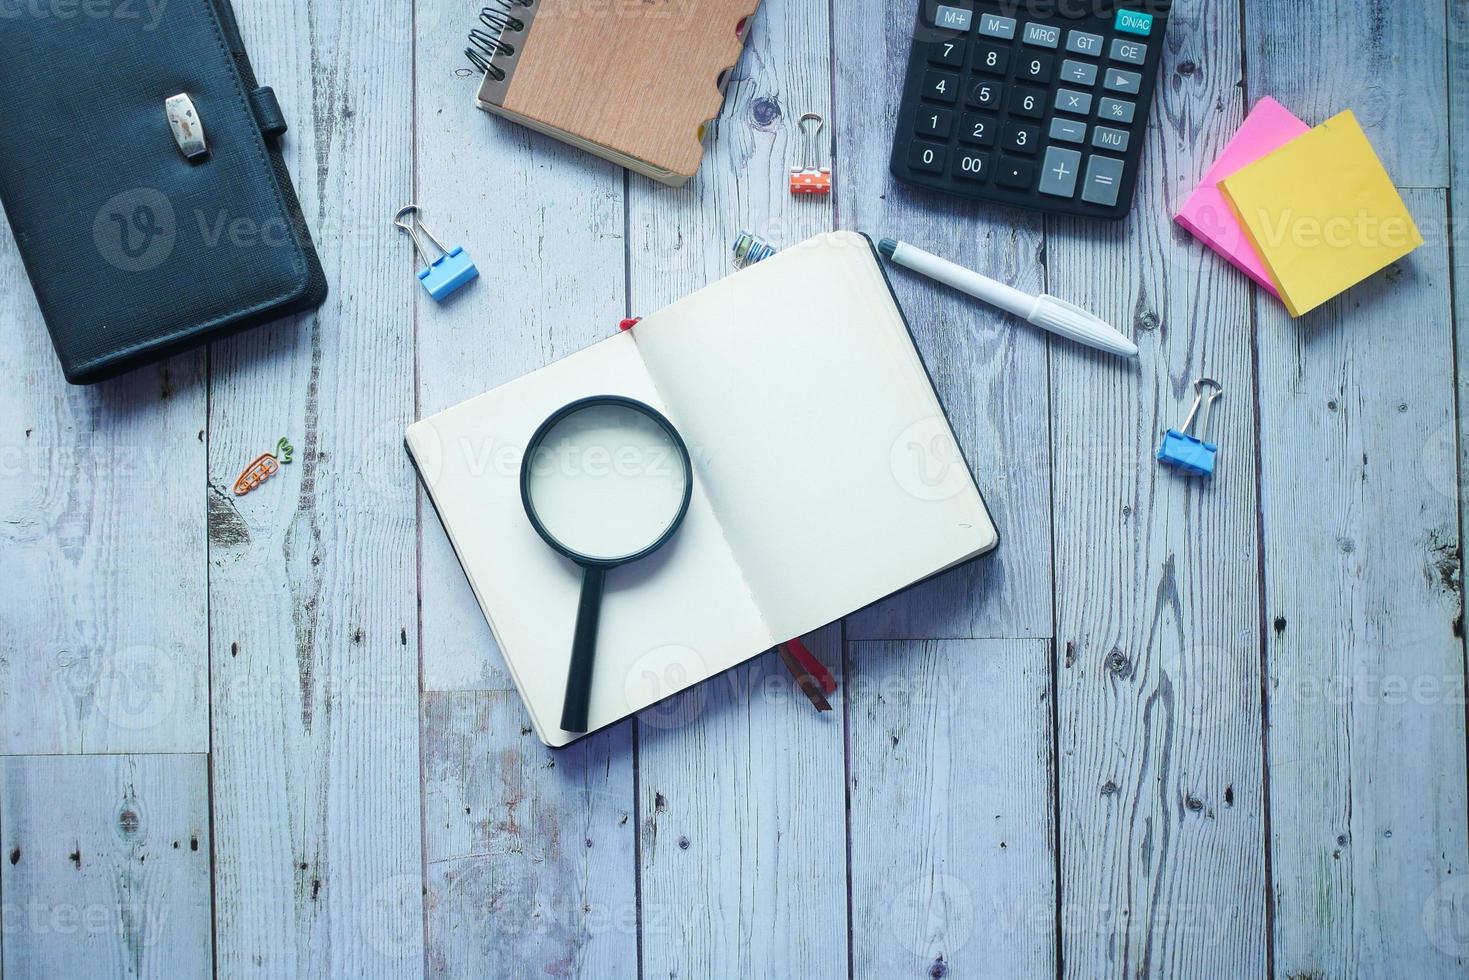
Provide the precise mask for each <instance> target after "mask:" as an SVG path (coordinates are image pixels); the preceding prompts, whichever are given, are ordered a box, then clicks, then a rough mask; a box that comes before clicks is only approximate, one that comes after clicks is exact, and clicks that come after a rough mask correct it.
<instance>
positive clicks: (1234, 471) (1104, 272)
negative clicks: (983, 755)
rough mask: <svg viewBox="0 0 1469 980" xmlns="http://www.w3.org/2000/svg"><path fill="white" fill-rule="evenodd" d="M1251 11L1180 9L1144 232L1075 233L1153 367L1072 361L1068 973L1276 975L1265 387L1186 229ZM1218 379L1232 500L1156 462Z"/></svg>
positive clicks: (1064, 563) (1051, 264) (1224, 480)
mask: <svg viewBox="0 0 1469 980" xmlns="http://www.w3.org/2000/svg"><path fill="white" fill-rule="evenodd" d="M1238 28H1239V20H1238V10H1237V8H1236V6H1235V5H1234V4H1230V3H1219V2H1217V0H1186V2H1182V3H1178V4H1175V5H1174V7H1173V14H1172V20H1171V22H1170V24H1169V29H1168V36H1167V42H1166V44H1167V48H1166V50H1165V52H1164V57H1163V64H1162V76H1161V78H1160V83H1159V93H1160V94H1159V98H1158V101H1157V103H1156V104H1155V105H1154V116H1153V120H1152V122H1151V123H1150V125H1149V128H1148V133H1147V147H1146V152H1145V155H1144V162H1143V168H1142V172H1141V178H1140V182H1139V186H1138V200H1137V205H1136V208H1135V211H1134V213H1133V215H1132V216H1131V218H1130V219H1128V220H1127V221H1126V222H1124V223H1123V224H1121V225H1119V226H1117V227H1115V228H1112V229H1107V230H1101V229H1098V228H1096V227H1095V226H1094V225H1092V224H1089V223H1088V224H1083V223H1081V222H1071V221H1065V222H1062V221H1057V222H1054V223H1053V224H1052V228H1051V230H1050V232H1049V234H1048V235H1047V256H1048V261H1047V270H1048V274H1049V275H1048V278H1049V286H1050V290H1051V292H1053V293H1055V294H1056V295H1058V296H1060V297H1062V298H1065V299H1069V300H1071V301H1073V302H1075V303H1078V304H1079V305H1081V306H1082V307H1084V308H1086V309H1089V310H1093V311H1094V312H1096V313H1097V314H1099V315H1100V316H1101V317H1102V318H1103V319H1105V320H1108V321H1109V322H1112V323H1116V324H1119V325H1122V326H1124V328H1127V329H1129V330H1130V332H1131V333H1133V335H1134V337H1135V339H1136V340H1137V342H1138V346H1139V347H1140V348H1141V356H1140V358H1139V359H1138V361H1137V362H1136V363H1132V364H1129V363H1126V362H1124V361H1121V360H1119V359H1117V358H1114V357H1109V356H1107V355H1105V354H1100V353H1095V352H1090V351H1082V350H1079V349H1077V348H1074V347H1063V346H1061V345H1060V344H1053V345H1052V347H1051V377H1052V389H1051V397H1052V402H1053V406H1054V414H1053V419H1052V437H1053V444H1052V452H1053V465H1054V472H1055V518H1054V519H1055V526H1056V643H1057V649H1058V653H1059V657H1060V672H1059V676H1058V681H1057V683H1058V689H1059V694H1058V709H1059V712H1058V718H1059V733H1058V734H1059V741H1060V748H1059V754H1058V758H1059V759H1060V769H1059V776H1060V778H1059V788H1060V801H1059V807H1060V827H1061V868H1062V872H1061V873H1062V882H1061V915H1062V921H1063V923H1067V924H1068V927H1067V929H1066V933H1065V936H1064V940H1063V944H1062V947H1063V948H1062V957H1063V959H1064V967H1065V973H1066V975H1068V976H1074V977H1078V978H1083V977H1094V976H1104V975H1105V976H1121V975H1128V976H1143V975H1149V976H1151V975H1158V976H1189V975H1195V974H1198V973H1201V972H1209V973H1217V974H1220V975H1229V976H1259V975H1261V974H1262V973H1263V972H1265V970H1266V968H1267V964H1266V946H1267V937H1266V908H1265V868H1264V860H1263V856H1262V854H1261V841H1262V840H1263V833H1264V831H1263V819H1264V800H1263V794H1262V775H1261V737H1262V735H1261V706H1260V676H1259V672H1260V647H1259V643H1260V638H1259V616H1260V612H1259V585H1258V561H1259V556H1258V535H1257V527H1256V491H1255V460H1254V451H1253V438H1254V429H1255V425H1254V422H1255V413H1254V399H1253V397H1252V392H1253V390H1254V368H1253V364H1252V349H1251V320H1250V307H1249V304H1248V297H1249V287H1248V284H1247V281H1246V280H1245V279H1244V277H1243V276H1240V275H1239V274H1237V273H1236V272H1235V271H1234V270H1233V269H1231V268H1230V267H1228V266H1227V265H1226V264H1225V263H1223V262H1221V261H1219V260H1218V258H1217V257H1216V256H1215V255H1214V254H1213V253H1212V252H1210V251H1208V250H1207V249H1205V248H1204V247H1203V246H1202V245H1200V244H1199V243H1197V242H1195V241H1194V240H1193V239H1192V238H1190V237H1188V236H1187V235H1186V234H1185V233H1183V232H1182V231H1181V230H1178V229H1176V228H1175V227H1174V226H1173V225H1172V223H1171V215H1172V214H1173V209H1174V208H1175V207H1176V206H1177V204H1179V203H1181V201H1182V200H1183V199H1184V197H1185V196H1186V195H1187V194H1188V193H1189V192H1190V191H1191V190H1192V188H1193V187H1194V186H1195V185H1196V184H1197V182H1198V180H1199V178H1200V177H1201V176H1202V174H1203V172H1204V171H1205V170H1206V169H1207V168H1208V167H1209V165H1210V164H1211V163H1212V162H1213V160H1214V159H1215V158H1216V156H1217V155H1218V153H1219V151H1220V150H1221V149H1222V147H1223V144H1224V142H1225V141H1226V140H1227V139H1228V138H1229V136H1230V135H1231V134H1232V133H1233V132H1234V131H1235V129H1237V128H1238V126H1239V123H1240V120H1241V118H1242V114H1243V105H1242V101H1243V100H1242V94H1241V91H1240V87H1239V81H1240V63H1239V59H1238V51H1239V36H1238ZM1201 375H1208V376H1211V377H1214V378H1217V379H1219V380H1220V381H1221V382H1222V383H1223V385H1224V386H1225V388H1226V393H1225V397H1224V398H1223V400H1222V401H1220V402H1218V403H1217V404H1216V406H1215V409H1216V411H1215V413H1214V416H1213V418H1212V420H1211V421H1210V422H1209V423H1208V424H1209V426H1210V427H1209V429H1208V430H1206V431H1207V432H1208V434H1209V435H1210V437H1211V438H1212V439H1214V440H1215V441H1217V442H1218V443H1219V444H1220V445H1221V450H1220V457H1219V469H1218V472H1217V474H1216V476H1215V477H1214V478H1213V480H1212V481H1196V480H1191V479H1189V478H1187V477H1183V476H1181V475H1179V474H1178V473H1176V472H1174V471H1172V470H1169V469H1166V468H1164V467H1161V466H1159V465H1157V464H1156V463H1155V462H1154V461H1153V454H1154V452H1155V450H1156V448H1157V444H1158V442H1159V440H1160V439H1161V438H1162V435H1163V432H1164V430H1166V429H1167V428H1168V427H1170V426H1177V425H1180V424H1181V423H1182V422H1183V420H1184V416H1185V415H1186V414H1187V413H1188V409H1189V403H1190V402H1191V401H1192V399H1193V397H1194V391H1193V387H1192V385H1193V381H1194V379H1195V378H1197V377H1199V376H1201Z"/></svg>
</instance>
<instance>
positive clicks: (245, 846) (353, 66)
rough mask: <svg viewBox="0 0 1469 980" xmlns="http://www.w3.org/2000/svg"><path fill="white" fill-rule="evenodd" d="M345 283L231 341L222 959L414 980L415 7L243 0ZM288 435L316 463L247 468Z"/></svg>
mask: <svg viewBox="0 0 1469 980" xmlns="http://www.w3.org/2000/svg"><path fill="white" fill-rule="evenodd" d="M237 12H238V13H239V15H240V19H241V21H242V24H241V27H242V30H243V32H244V35H245V41H246V44H247V45H248V47H249V48H250V51H251V53H252V56H253V59H254V62H255V66H256V69H257V71H258V74H259V76H260V79H261V81H262V83H263V84H269V85H271V86H273V87H274V88H275V90H276V93H277V94H278V96H279V98H280V101H281V104H282V106H283V107H284V108H285V111H286V115H287V118H288V119H289V121H290V123H291V127H292V128H291V132H290V133H289V134H288V135H287V137H286V148H287V154H288V158H289V162H290V165H291V168H292V172H293V174H294V175H295V177H296V184H297V188H298V190H299V191H300V192H301V196H302V199H303V207H304V209H305V213H306V216H307V221H308V223H309V224H310V226H311V229H312V231H313V233H314V235H315V237H316V241H317V245H318V247H319V250H320V252H321V255H322V262H323V265H324V266H325V269H326V273H327V277H328V280H329V281H330V284H331V288H332V293H331V296H330V298H329V299H328V300H327V303H326V305H325V306H323V307H322V308H321V310H320V311H319V312H318V313H317V314H315V315H312V316H306V317H301V318H298V319H297V320H295V321H293V322H288V323H282V324H279V325H277V326H274V327H271V328H268V329H265V330H257V331H252V332H250V333H248V334H244V335H242V336H241V337H239V338H237V339H234V340H231V341H230V342H228V343H222V344H217V345H215V347H214V350H213V354H212V357H211V369H212V387H211V399H210V434H209V474H210V483H211V489H210V495H211V496H210V506H211V513H210V545H211V547H210V561H211V579H210V586H211V588H210V625H211V630H210V636H211V650H212V657H211V661H212V663H211V666H212V682H213V705H214V708H213V733H214V814H215V848H216V849H215V869H216V889H215V894H216V904H217V910H218V911H217V915H218V921H217V933H216V935H217V949H218V970H219V974H220V976H223V977H240V976H251V977H266V976H268V977H272V978H274V977H282V978H294V977H327V976H331V977H337V976H351V977H362V978H372V977H377V978H399V977H403V976H406V975H410V974H413V973H418V972H420V971H421V969H422V966H423V911H422V866H421V834H420V829H421V828H420V797H419V782H418V778H417V777H418V771H419V752H418V714H417V706H418V699H417V691H418V657H417V644H418V629H417V623H418V613H417V608H416V601H415V599H416V592H417V581H416V559H415V554H414V551H415V544H416V523H415V522H416V513H415V510H416V508H415V492H414V489H413V474H412V472H411V468H410V467H409V465H408V463H407V460H406V455H405V453H404V452H403V449H402V436H403V430H404V428H405V427H406V426H407V425H408V423H409V422H410V421H411V420H412V417H413V399H414V387H413V313H412V311H413V302H414V291H415V290H417V289H419V288H420V287H419V286H418V284H417V282H416V280H415V279H414V276H413V267H412V265H411V263H410V262H409V260H408V257H407V255H405V254H404V253H403V252H402V251H401V250H400V249H399V247H398V246H399V245H400V244H401V243H400V242H399V241H398V240H397V237H396V236H397V233H396V232H395V231H394V229H393V228H392V226H391V219H392V215H393V211H394V210H395V209H396V208H397V207H398V206H399V205H400V204H402V203H403V202H404V201H406V200H407V199H408V197H409V195H410V193H411V177H412V126H413V117H412V88H413V80H412V76H411V63H412V54H413V52H412V43H413V42H412V11H411V8H409V7H407V6H405V5H403V4H400V3H393V2H387V0H370V2H364V3H354V4H306V5H303V4H296V3H290V2H286V0H243V2H241V3H240V4H239V5H238V11H237ZM281 435H288V436H290V437H291V439H292V441H293V442H294V443H295V445H296V461H295V462H294V463H293V464H291V465H290V466H287V467H284V468H283V471H282V472H281V473H280V474H279V475H277V476H275V477H273V478H272V479H271V480H270V482H268V483H266V484H265V485H264V486H262V487H261V488H260V489H258V490H256V491H254V492H253V493H252V494H250V495H249V496H247V497H243V498H235V497H233V496H232V495H231V494H230V493H229V487H230V485H231V483H232V482H233V480H234V478H235V475H236V474H237V473H238V472H239V470H240V468H241V467H242V466H243V465H244V463H245V462H246V461H248V460H249V459H250V458H252V457H253V456H254V455H255V454H256V453H259V452H262V451H264V450H266V449H269V448H270V447H271V446H273V445H274V443H275V440H276V439H277V438H278V437H279V436H281Z"/></svg>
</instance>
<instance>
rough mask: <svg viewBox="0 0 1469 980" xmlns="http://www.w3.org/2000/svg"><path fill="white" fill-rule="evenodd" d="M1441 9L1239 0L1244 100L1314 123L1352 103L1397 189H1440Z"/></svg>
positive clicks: (1444, 162)
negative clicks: (1279, 107)
mask: <svg viewBox="0 0 1469 980" xmlns="http://www.w3.org/2000/svg"><path fill="white" fill-rule="evenodd" d="M1452 2H1457V0H1452ZM1229 6H1230V7H1231V8H1233V6H1234V5H1233V4H1230V5H1229ZM1446 6H1447V4H1445V3H1437V2H1429V3H1401V2H1398V0H1317V2H1314V3H1310V4H1299V3H1280V2H1279V0H1244V8H1245V16H1244V25H1245V34H1244V41H1245V58H1246V61H1245V63H1246V64H1247V65H1248V66H1249V95H1250V98H1251V99H1252V100H1253V99H1258V98H1260V97H1262V96H1266V95H1269V96H1273V97H1275V98H1276V99H1278V100H1279V101H1280V102H1281V103H1283V104H1284V105H1285V107H1286V108H1287V109H1290V110H1291V111H1292V112H1294V113H1295V114H1296V115H1297V116H1300V117H1301V118H1302V119H1304V120H1305V121H1306V122H1308V123H1310V124H1312V125H1313V126H1314V125H1316V124H1317V123H1322V122H1325V121H1326V120H1327V119H1329V118H1330V117H1332V116H1334V115H1336V114H1337V113H1338V112H1341V111H1342V110H1343V109H1351V110H1353V111H1354V112H1355V113H1356V114H1357V118H1358V119H1359V120H1360V121H1361V123H1362V128H1363V129H1365V130H1366V131H1367V135H1368V137H1369V138H1370V139H1371V140H1372V145H1373V147H1374V148H1375V149H1376V150H1377V152H1378V154H1379V155H1380V156H1381V157H1382V161H1383V163H1384V164H1385V165H1386V166H1387V170H1388V173H1390V174H1392V177H1393V180H1394V182H1395V183H1397V184H1398V186H1400V187H1447V186H1448V184H1449V145H1448V103H1447V94H1446V93H1447V88H1446V84H1445V83H1446V80H1447V76H1446V69H1445V64H1444V44H1443V39H1444V34H1445V30H1446V22H1445V8H1446ZM1461 53H1462V52H1461ZM1210 55H1211V52H1207V51H1205V52H1200V57H1201V59H1202V58H1203V57H1209V56H1210ZM1200 64H1204V62H1203V61H1202V60H1201V61H1200Z"/></svg>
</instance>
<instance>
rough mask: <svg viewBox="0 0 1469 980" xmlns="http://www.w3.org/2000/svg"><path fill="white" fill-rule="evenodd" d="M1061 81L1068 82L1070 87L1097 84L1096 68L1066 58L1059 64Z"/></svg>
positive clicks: (1083, 62)
mask: <svg viewBox="0 0 1469 980" xmlns="http://www.w3.org/2000/svg"><path fill="white" fill-rule="evenodd" d="M1061 81H1063V82H1070V83H1071V84H1072V85H1095V84H1097V66H1096V65H1089V64H1087V63H1086V62H1085V61H1072V60H1071V59H1070V58H1068V59H1066V60H1065V61H1063V62H1061Z"/></svg>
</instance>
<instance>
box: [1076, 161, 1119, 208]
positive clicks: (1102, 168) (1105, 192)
mask: <svg viewBox="0 0 1469 980" xmlns="http://www.w3.org/2000/svg"><path fill="white" fill-rule="evenodd" d="M1121 191H1122V161H1121V160H1118V159H1116V158H1115V157H1101V156H1093V157H1092V158H1091V159H1090V160H1088V161H1087V164H1086V180H1085V181H1084V182H1083V183H1082V185H1081V199H1082V200H1083V201H1086V202H1087V203H1089V204H1100V205H1102V206H1103V207H1107V208H1110V207H1113V206H1114V205H1116V203H1117V196H1118V194H1120V193H1121Z"/></svg>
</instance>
